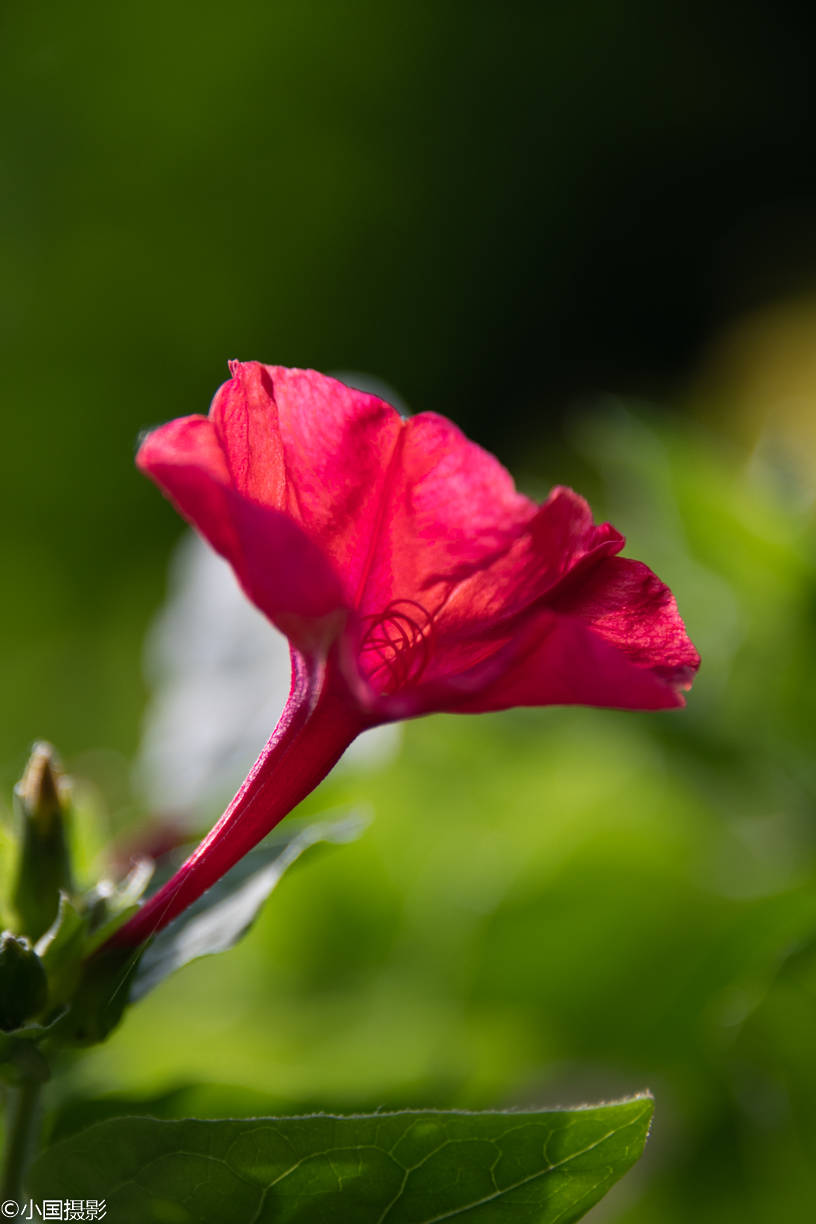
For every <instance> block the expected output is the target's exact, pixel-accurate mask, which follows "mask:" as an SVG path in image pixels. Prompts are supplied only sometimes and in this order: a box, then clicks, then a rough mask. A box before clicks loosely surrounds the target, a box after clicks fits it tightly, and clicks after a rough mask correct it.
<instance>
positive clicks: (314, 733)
mask: <svg viewBox="0 0 816 1224" xmlns="http://www.w3.org/2000/svg"><path fill="white" fill-rule="evenodd" d="M330 690H331V686H330V685H329V684H328V683H327V669H326V666H325V664H321V665H319V666H310V665H309V664H308V663H307V662H306V661H305V660H304V659H303V658H302V656H300V655H296V654H294V653H293V655H292V688H291V691H290V693H289V699H288V700H287V702H286V706H285V707H284V710H283V713H282V714H281V717H280V720H279V722H278V725H277V726H276V728H275V730H274V732H273V733H272V737H271V738H270V740H269V741H268V743H267V744H266V746H265V747H264V749H263V751H262V753H261V755H260V756H259V757H258V759H257V761H256V762H255V764H254V765H253V767H252V769H251V770H250V772H249V775H248V776H247V778H246V780H245V782H244V783H243V785H242V786H241V789H240V790H239V791H238V793H237V795H236V796H235V798H234V799H233V801H232V803H231V804H230V805H229V807H228V808H227V810H226V811H225V812H224V815H223V816H222V817H221V819H220V820H219V821H218V823H217V824H216V825H215V826H214V828H213V829H212V830H211V831H210V832H209V833H208V834H207V836H206V837H205V838H204V840H203V841H202V842H201V844H200V845H199V846H198V847H197V848H196V849H195V850H194V851H193V853H192V854H191V855H190V857H189V858H188V859H187V861H186V862H185V863H183V864H182V866H181V867H179V869H178V871H177V872H176V873H175V875H174V876H173V877H172V879H170V880H168V881H167V883H166V884H165V885H164V886H163V887H162V888H160V889H159V891H158V892H157V893H156V894H155V895H154V896H153V897H151V898H150V900H149V901H146V902H145V904H144V905H143V906H142V908H141V909H140V910H139V912H138V913H137V914H134V916H133V917H132V918H131V919H130V920H129V921H128V922H126V923H125V924H124V926H122V927H120V929H119V930H118V931H117V932H116V934H115V935H114V936H113V937H112V938H111V939H110V940H109V941H108V944H107V946H109V947H110V946H116V947H137V946H138V945H139V944H141V943H143V942H144V941H145V940H147V939H150V937H151V936H153V935H155V934H156V933H157V932H158V931H160V930H161V929H162V927H165V926H167V924H168V922H172V920H173V919H174V918H175V917H176V916H177V915H178V914H180V913H181V912H182V910H184V909H186V908H187V906H188V905H191V904H192V903H193V901H196V900H198V898H199V897H200V896H201V894H202V893H204V892H206V890H207V889H208V888H210V886H211V885H213V884H214V883H215V882H216V880H219V879H220V878H221V876H222V875H224V874H225V872H227V871H229V869H230V867H232V866H234V865H235V863H237V862H238V860H239V859H240V858H242V857H243V856H244V855H245V854H246V853H247V852H248V851H249V850H251V849H252V847H253V846H255V845H257V843H258V842H259V841H260V840H261V838H263V837H265V836H266V834H267V833H268V832H269V831H270V830H271V829H274V827H275V825H276V824H278V823H279V821H281V820H283V818H284V816H286V815H287V814H288V813H289V812H291V811H292V808H294V807H296V806H297V804H298V803H300V801H301V800H302V799H305V798H306V796H307V795H308V794H310V792H311V791H313V790H314V788H315V787H316V786H317V784H318V783H319V782H322V780H323V779H324V778H325V776H326V774H328V773H329V771H330V770H331V769H332V767H333V766H334V765H335V764H336V763H337V761H338V760H339V759H340V757H341V756H342V755H343V753H344V752H345V750H346V748H348V746H349V744H350V743H351V742H352V740H353V739H354V738H355V737H356V736H357V735H358V734H359V732H360V731H362V730H363V728H364V723H363V722H362V720H361V719H360V716H359V714H358V713H357V712H356V711H355V709H354V707H353V706H352V705H350V704H349V702H348V700H344V699H343V697H342V696H340V695H338V693H336V692H332V691H330Z"/></svg>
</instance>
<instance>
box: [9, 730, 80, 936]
mask: <svg viewBox="0 0 816 1224" xmlns="http://www.w3.org/2000/svg"><path fill="white" fill-rule="evenodd" d="M14 794H15V798H16V800H17V806H18V810H19V813H20V817H21V822H22V830H21V839H20V855H19V861H18V867H17V877H16V880H15V883H14V887H13V889H12V904H13V905H14V908H15V910H16V911H17V914H18V917H19V920H20V921H19V925H20V928H21V929H22V931H23V932H24V933H25V934H26V935H28V936H29V938H30V939H32V940H36V939H38V938H39V937H40V935H42V934H43V932H45V931H47V930H48V928H49V927H50V925H51V923H52V922H53V921H54V918H55V917H56V914H57V908H58V906H59V896H60V891H64V892H70V891H71V864H70V859H69V855H68V844H67V841H66V836H65V817H66V813H67V810H68V786H67V783H66V781H65V779H64V778H63V777H62V775H61V773H60V770H59V764H58V761H57V756H56V753H55V752H54V749H53V748H52V747H51V745H50V744H45V743H38V744H35V745H34V747H33V749H32V752H31V757H30V758H29V761H28V765H27V766H26V769H25V773H24V774H23V777H22V779H21V781H20V782H19V783H18V784H17V786H16V787H15V791H14Z"/></svg>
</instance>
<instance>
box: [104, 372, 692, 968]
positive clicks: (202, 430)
mask: <svg viewBox="0 0 816 1224" xmlns="http://www.w3.org/2000/svg"><path fill="white" fill-rule="evenodd" d="M230 369H231V373H232V378H231V380H230V381H229V382H227V383H225V384H224V385H223V386H222V387H221V388H220V390H219V391H218V393H217V394H216V396H215V399H214V401H213V404H212V407H211V409H210V413H209V416H207V417H204V416H189V417H183V418H181V419H180V420H176V421H171V422H170V423H169V424H167V425H164V426H161V427H160V428H159V429H156V430H154V431H153V432H152V433H150V434H148V436H147V437H146V438H145V440H144V442H143V443H142V446H141V448H140V450H139V454H138V459H137V462H138V464H139V467H140V468H141V469H142V470H143V471H144V472H146V473H147V474H148V475H149V476H151V477H152V479H153V480H155V482H156V483H157V484H158V485H159V487H160V488H161V489H162V490H163V491H164V492H165V494H166V495H167V496H168V497H169V498H170V500H171V501H172V502H173V503H174V505H175V506H176V507H177V509H178V510H179V511H180V513H181V514H182V515H183V516H184V517H185V518H186V519H187V520H188V521H189V522H190V523H192V524H193V526H194V527H196V528H197V530H198V531H199V532H200V533H201V534H202V535H203V536H204V538H205V539H206V540H208V541H209V543H210V544H211V545H212V547H213V548H215V549H216V550H217V551H218V552H219V553H221V555H222V556H224V557H226V559H227V560H228V561H229V562H230V563H231V565H232V567H233V569H234V571H235V573H236V575H237V577H238V580H239V582H240V583H241V586H242V587H243V589H244V591H245V593H246V595H247V596H248V598H249V599H251V600H252V601H253V603H255V604H256V605H257V606H258V608H260V609H261V611H262V612H263V613H265V615H266V616H267V617H268V618H269V620H270V621H272V622H273V623H274V624H275V625H277V626H278V628H279V629H281V630H282V631H283V632H284V633H285V634H286V636H287V637H288V639H289V642H290V646H291V654H292V688H291V692H290V695H289V699H288V701H287V703H286V707H285V709H284V711H283V714H282V716H281V719H280V722H279V723H278V726H277V727H276V729H275V731H274V733H273V735H272V738H271V739H270V740H269V742H268V744H267V745H266V747H265V748H264V750H263V752H262V753H261V755H260V757H259V759H258V761H257V762H256V764H255V765H254V767H253V769H252V771H251V772H250V774H249V776H248V777H247V779H246V781H245V782H244V784H243V786H242V787H241V789H240V790H239V792H238V794H237V795H236V797H235V799H234V800H233V801H232V803H231V804H230V806H229V808H228V809H227V811H226V812H225V813H224V815H223V816H222V817H221V819H220V820H219V821H218V823H217V824H216V825H215V827H214V828H213V830H212V831H211V832H210V834H209V835H208V836H207V837H206V838H205V839H204V841H203V842H202V843H201V845H200V846H199V847H198V849H197V850H196V851H195V852H194V853H193V854H192V855H191V857H190V858H189V859H188V860H187V862H186V863H184V864H183V866H182V867H181V868H180V869H179V870H178V872H177V873H176V875H175V876H174V877H173V878H172V879H171V880H170V881H169V882H168V883H167V884H166V885H165V886H164V887H163V888H162V889H161V890H160V891H159V892H158V893H157V894H156V895H155V896H154V897H152V898H151V899H150V900H149V901H148V902H147V903H146V904H145V905H144V906H143V908H142V909H141V910H140V911H139V913H138V914H136V915H135V916H134V917H133V918H132V919H131V920H130V921H129V922H128V923H127V924H126V925H125V926H124V927H123V928H122V930H121V931H120V932H119V933H118V936H117V942H119V943H122V944H129V945H135V944H138V943H140V942H142V941H143V940H144V939H146V938H148V937H149V936H150V935H151V934H152V933H153V932H155V931H157V930H158V929H160V928H161V927H162V926H164V925H165V924H166V923H167V922H169V921H170V920H171V919H172V918H174V917H175V916H176V914H178V913H179V912H180V911H181V910H183V909H184V908H185V907H186V906H187V905H189V904H190V903H191V902H192V901H194V900H195V899H196V898H197V897H199V896H200V895H201V893H202V892H204V891H205V890H206V889H207V888H209V887H210V885H212V884H213V883H214V882H215V881H216V880H217V879H218V878H219V877H220V876H221V875H223V874H224V872H225V871H227V870H228V869H229V868H230V867H231V866H232V865H233V864H234V863H235V862H237V860H238V859H239V858H240V857H241V856H242V855H244V854H245V853H246V852H247V851H248V850H250V849H251V848H252V847H253V846H254V845H255V844H256V843H257V842H258V841H259V840H260V839H261V838H262V837H263V836H264V835H265V834H266V833H268V832H269V831H270V829H272V828H273V827H274V826H275V825H276V824H277V823H278V821H280V820H281V819H282V818H283V817H284V816H285V815H286V814H287V812H289V811H291V809H292V808H293V807H294V806H295V805H296V804H297V803H299V802H300V800H301V799H303V798H305V796H306V795H307V794H309V792H310V791H311V790H312V789H313V788H314V787H315V786H316V785H317V784H318V782H320V781H321V780H322V779H323V778H324V777H325V775H326V774H327V773H328V772H329V770H330V769H331V768H332V766H333V765H334V764H335V762H336V761H337V760H338V759H339V757H340V756H341V755H342V753H343V752H344V750H345V749H346V748H347V747H348V745H349V744H350V743H351V741H352V740H353V739H354V738H355V736H357V735H358V734H359V733H360V732H361V731H363V730H365V729H366V728H368V727H372V726H375V725H376V724H378V723H383V722H390V721H392V720H394V719H400V718H411V717H415V716H417V715H420V714H427V713H431V712H433V711H448V712H458V713H480V712H483V711H487V710H501V709H506V708H508V707H510V706H523V705H524V706H537V705H572V704H581V705H592V706H610V707H617V708H626V709H640V710H656V709H663V708H669V707H673V706H680V705H682V704H683V697H682V690H684V689H687V688H689V686H690V684H691V681H692V678H693V676H694V673H695V671H696V669H697V667H698V664H699V657H698V655H697V652H696V650H695V649H694V647H693V645H692V644H691V642H690V641H689V638H688V637H687V635H686V632H685V628H684V626H683V622H682V620H681V619H680V616H679V615H678V612H677V607H676V604H675V601H674V598H673V596H672V594H671V592H670V591H669V589H668V587H666V586H665V585H664V584H663V583H662V582H661V581H660V580H659V579H658V578H657V577H656V576H655V575H654V574H653V573H652V571H651V570H650V569H648V568H647V566H645V565H643V564H642V563H641V562H640V561H633V560H629V559H627V558H623V557H620V556H619V555H618V554H619V553H620V551H621V549H622V548H623V545H624V538H623V536H621V535H620V534H619V533H618V532H617V531H616V530H615V529H614V527H612V526H611V525H610V524H609V523H604V524H602V525H601V526H597V525H596V524H595V523H594V522H593V518H592V513H591V511H590V509H589V506H588V505H587V503H586V502H585V501H584V500H583V499H582V498H581V497H579V496H578V495H577V494H575V493H573V492H572V491H571V490H570V489H566V488H560V487H559V488H556V489H554V490H553V491H552V492H551V493H550V495H549V497H548V498H547V499H546V501H544V502H543V503H542V504H541V505H537V504H536V503H535V502H533V501H531V500H530V499H529V498H527V497H524V496H523V495H522V494H520V493H519V492H518V491H517V490H516V488H515V485H514V484H513V481H512V479H511V477H510V475H509V474H508V473H507V471H506V470H505V469H504V468H503V467H502V466H501V464H500V463H499V462H498V461H497V460H496V459H495V458H493V456H492V455H489V454H488V453H487V452H486V451H484V450H482V449H481V448H480V447H478V446H476V445H475V444H474V443H473V442H470V441H468V439H467V438H465V437H464V435H463V434H462V433H461V432H460V431H459V430H458V429H457V428H456V426H455V425H453V424H451V422H450V421H447V420H445V419H444V418H443V417H440V416H437V415H435V414H433V413H421V414H419V415H417V416H414V417H411V418H409V419H404V418H402V417H400V416H399V414H398V413H397V412H396V411H395V410H394V409H393V408H391V407H390V406H389V405H388V404H386V403H385V402H383V401H382V400H380V399H378V398H377V397H376V396H373V395H368V394H364V393H363V392H360V391H355V390H352V389H351V388H349V387H346V386H344V385H343V384H342V383H340V382H337V381H336V380H334V379H331V378H327V377H325V376H323V375H321V374H317V373H315V372H314V371H312V370H290V369H283V368H280V367H274V366H265V365H261V364H259V363H257V362H247V363H244V364H242V363H239V362H233V363H232V365H231V367H230Z"/></svg>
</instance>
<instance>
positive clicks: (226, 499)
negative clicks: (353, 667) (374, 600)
mask: <svg viewBox="0 0 816 1224" xmlns="http://www.w3.org/2000/svg"><path fill="white" fill-rule="evenodd" d="M137 462H138V465H139V467H140V468H141V469H142V471H144V472H146V473H147V474H148V475H149V476H151V477H152V478H153V480H155V481H156V483H157V484H158V485H159V486H160V488H161V489H162V490H163V491H164V493H165V494H166V495H167V496H168V497H169V498H170V500H171V501H172V502H173V504H174V505H175V506H176V508H177V509H178V510H179V512H180V513H181V514H182V515H183V516H184V518H186V519H187V520H188V522H190V523H192V525H193V526H194V527H196V528H197V530H198V531H199V532H200V533H201V534H202V535H203V536H204V538H205V539H206V540H208V541H209V543H210V544H211V545H212V546H213V548H215V549H216V551H217V552H219V553H221V555H222V556H224V557H226V559H227V560H228V561H229V562H230V563H231V564H232V567H233V569H234V570H235V573H236V576H237V577H238V580H239V582H240V583H241V586H242V587H243V589H244V591H245V592H246V594H247V595H248V596H249V598H250V599H251V600H252V601H253V603H255V604H256V605H257V606H258V607H259V608H260V609H261V610H262V611H263V612H265V613H266V615H267V616H268V617H269V618H270V620H272V621H273V622H274V623H275V624H276V625H278V627H279V628H280V629H281V630H282V631H283V632H284V633H286V634H287V636H288V637H290V638H291V639H292V640H293V642H294V643H295V645H297V646H298V647H299V648H301V649H316V648H324V647H325V645H326V643H327V641H328V640H329V639H330V638H332V637H334V636H336V634H337V632H338V630H339V628H340V627H341V626H342V623H343V621H344V620H345V611H344V606H343V597H342V591H341V588H340V582H339V579H338V577H337V575H336V574H335V573H334V571H333V569H332V567H331V566H330V564H329V563H328V561H327V560H326V558H325V556H324V555H323V553H322V552H321V550H320V549H319V548H318V547H317V545H316V544H315V543H314V542H313V541H312V540H311V539H310V538H309V537H308V535H307V534H306V533H305V532H304V530H303V528H302V527H300V526H299V525H298V524H297V523H296V522H295V521H293V519H292V518H291V517H290V516H289V515H287V514H286V513H285V512H284V511H282V510H278V509H275V508H274V507H271V506H267V505H263V504H261V503H259V502H256V501H253V500H250V499H249V498H248V497H246V496H243V495H242V494H241V493H239V492H238V491H237V490H236V488H235V485H234V483H233V478H232V475H231V472H230V466H229V463H228V460H227V457H226V455H225V454H224V450H223V447H222V446H221V441H220V439H219V437H218V433H217V431H216V429H215V427H214V425H213V423H212V421H210V420H208V419H207V418H205V417H185V418H183V419H182V420H178V421H171V422H170V423H169V424H167V425H163V426H161V427H160V428H159V429H156V430H154V431H153V432H152V433H150V434H148V436H147V437H146V439H145V440H144V442H143V443H142V446H141V448H140V450H139V454H138V456H137ZM338 617H339V620H338Z"/></svg>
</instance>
